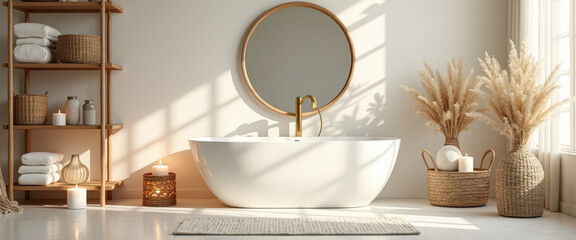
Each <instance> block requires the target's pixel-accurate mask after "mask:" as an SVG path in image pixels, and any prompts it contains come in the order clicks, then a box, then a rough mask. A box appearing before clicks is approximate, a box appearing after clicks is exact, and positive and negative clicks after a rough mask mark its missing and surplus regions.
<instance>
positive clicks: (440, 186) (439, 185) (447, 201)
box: [422, 149, 495, 207]
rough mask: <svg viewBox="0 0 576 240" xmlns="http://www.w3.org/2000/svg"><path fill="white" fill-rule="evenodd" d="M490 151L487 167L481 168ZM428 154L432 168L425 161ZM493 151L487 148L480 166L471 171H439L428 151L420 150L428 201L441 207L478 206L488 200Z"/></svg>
mask: <svg viewBox="0 0 576 240" xmlns="http://www.w3.org/2000/svg"><path fill="white" fill-rule="evenodd" d="M489 153H492V159H491V160H490V164H489V165H488V168H482V166H483V165H484V159H485V158H486V156H488V154H489ZM425 154H427V155H428V157H429V158H430V160H431V161H432V164H433V168H430V166H429V165H428V163H427V162H426V156H425ZM494 156H495V152H494V150H492V149H489V150H487V151H486V152H485V153H484V156H482V162H481V163H480V168H474V171H473V172H458V171H440V170H438V167H437V166H436V162H435V161H434V158H432V155H431V154H430V152H428V151H426V150H424V151H422V160H423V161H424V164H425V165H426V170H427V180H428V201H430V204H432V205H435V206H442V207H479V206H484V205H486V203H487V202H488V193H489V190H490V169H491V168H492V164H493V163H494Z"/></svg>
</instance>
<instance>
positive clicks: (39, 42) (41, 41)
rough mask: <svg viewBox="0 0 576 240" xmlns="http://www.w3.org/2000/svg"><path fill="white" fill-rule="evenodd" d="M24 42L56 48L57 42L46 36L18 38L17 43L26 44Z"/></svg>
mask: <svg viewBox="0 0 576 240" xmlns="http://www.w3.org/2000/svg"><path fill="white" fill-rule="evenodd" d="M24 44H34V45H38V46H42V47H49V48H56V44H55V43H54V42H52V41H50V40H49V39H48V38H45V37H44V38H38V37H30V38H19V39H16V45H24Z"/></svg>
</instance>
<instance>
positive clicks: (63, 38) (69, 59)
mask: <svg viewBox="0 0 576 240" xmlns="http://www.w3.org/2000/svg"><path fill="white" fill-rule="evenodd" d="M100 46H101V43H100V36H95V35H82V34H65V35H60V36H58V44H56V55H57V56H58V60H60V62H63V63H100Z"/></svg>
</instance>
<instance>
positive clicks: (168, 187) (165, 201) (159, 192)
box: [142, 172, 176, 207]
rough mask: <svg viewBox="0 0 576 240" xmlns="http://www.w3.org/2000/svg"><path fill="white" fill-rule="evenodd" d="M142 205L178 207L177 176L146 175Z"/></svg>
mask: <svg viewBox="0 0 576 240" xmlns="http://www.w3.org/2000/svg"><path fill="white" fill-rule="evenodd" d="M143 176H144V179H143V187H142V190H143V194H142V204H143V205H144V206H149V207H166V206H174V205H176V174H175V173H172V172H171V173H169V174H168V175H166V176H154V175H152V173H144V175H143Z"/></svg>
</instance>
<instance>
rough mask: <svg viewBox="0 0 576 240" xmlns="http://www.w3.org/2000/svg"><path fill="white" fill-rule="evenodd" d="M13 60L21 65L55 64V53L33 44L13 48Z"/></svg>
mask: <svg viewBox="0 0 576 240" xmlns="http://www.w3.org/2000/svg"><path fill="white" fill-rule="evenodd" d="M14 58H15V59H16V60H17V61H18V62H23V63H49V62H56V51H55V50H54V49H51V48H47V47H42V46H38V45H34V44H24V45H18V46H16V47H15V48H14Z"/></svg>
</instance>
